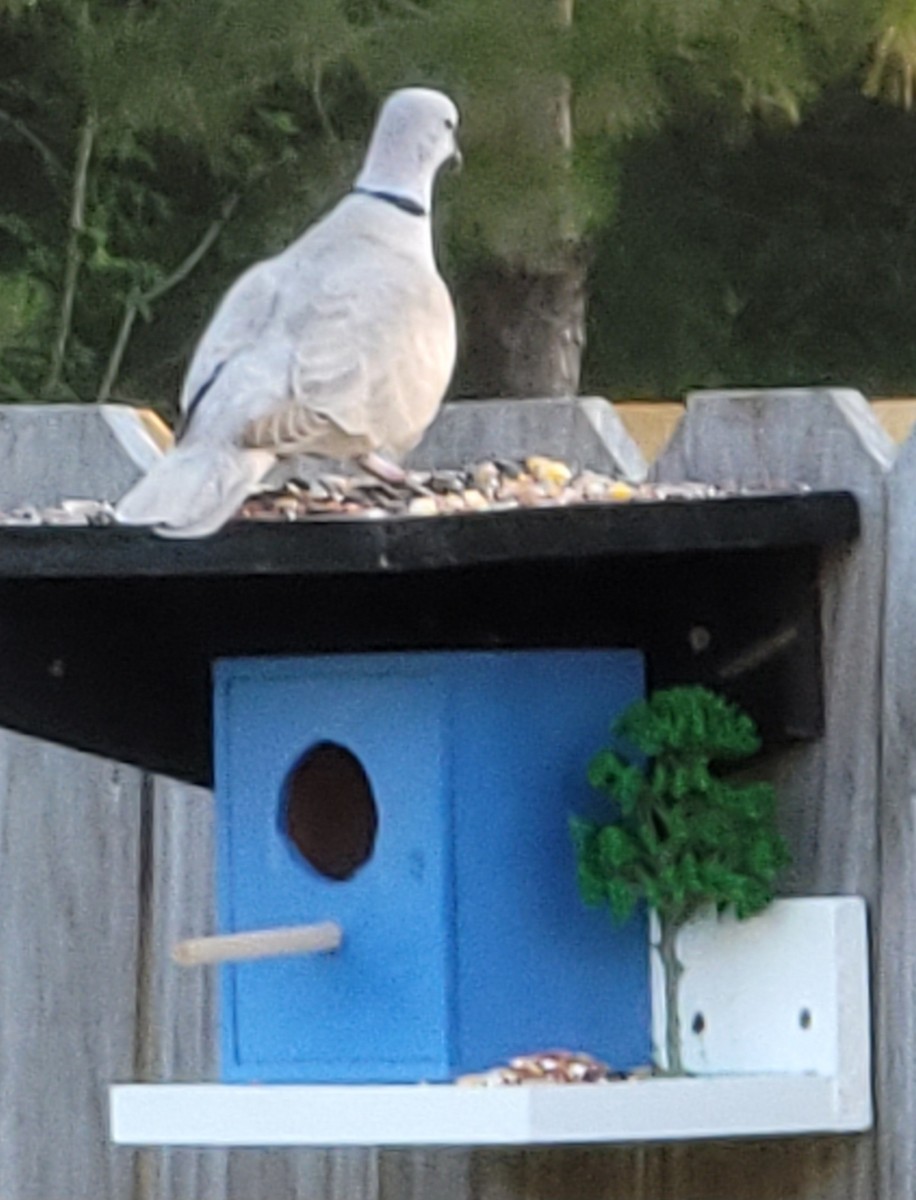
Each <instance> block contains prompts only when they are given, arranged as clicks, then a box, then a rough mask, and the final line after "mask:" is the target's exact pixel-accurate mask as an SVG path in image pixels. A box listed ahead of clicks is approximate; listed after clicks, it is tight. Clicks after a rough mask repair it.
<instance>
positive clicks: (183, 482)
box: [115, 443, 276, 538]
mask: <svg viewBox="0 0 916 1200" xmlns="http://www.w3.org/2000/svg"><path fill="white" fill-rule="evenodd" d="M275 461H276V459H275V456H274V455H273V454H270V453H268V452H267V451H265V450H242V449H239V448H238V447H236V446H226V445H223V446H212V445H211V446H208V445H206V444H203V443H192V444H190V445H179V446H176V447H175V449H174V450H171V451H169V453H168V454H166V455H165V457H164V458H162V459H161V460H160V461H159V462H158V463H156V465H155V466H154V467H153V468H152V470H151V471H149V473H148V474H146V475H145V476H144V477H143V478H142V479H141V480H140V482H139V483H137V484H135V485H134V487H132V488H131V490H130V491H129V492H128V493H127V494H126V495H125V496H123V497H122V498H121V499H120V500H119V501H118V504H117V506H116V508H115V515H116V516H117V519H118V520H119V521H120V522H122V524H125V525H152V526H154V527H155V530H156V533H159V534H162V535H163V536H164V537H179V538H181V537H186V538H195V537H205V536H206V535H207V534H209V533H214V532H215V531H216V530H217V529H219V528H220V527H221V526H223V525H224V524H225V523H226V521H228V520H229V518H230V517H232V516H233V514H234V513H235V512H236V511H237V510H238V509H239V508H240V507H241V505H242V504H243V503H244V502H245V500H246V498H247V497H248V496H249V495H250V494H251V492H252V491H253V490H254V489H255V488H256V487H257V485H258V483H259V482H260V481H261V479H263V477H264V476H265V475H266V474H267V472H268V471H269V470H270V468H271V466H273V464H274V462H275Z"/></svg>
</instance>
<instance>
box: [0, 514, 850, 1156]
mask: <svg viewBox="0 0 916 1200" xmlns="http://www.w3.org/2000/svg"><path fill="white" fill-rule="evenodd" d="M857 528H858V517H857V509H856V504H855V501H854V500H853V498H852V497H851V496H849V495H847V494H845V493H810V494H786V495H779V496H755V497H734V498H727V499H718V500H715V501H713V502H710V503H696V502H690V501H669V502H665V503H663V504H639V505H636V504H634V505H630V506H627V507H625V508H613V507H596V508H583V509H578V510H567V509H556V510H545V511H530V512H524V511H516V512H506V513H488V514H482V515H480V516H479V517H464V518H462V519H460V520H450V519H449V518H435V519H429V520H410V519H396V520H390V521H378V522H369V521H367V522H359V523H348V524H346V525H334V524H332V523H329V522H328V523H323V522H315V523H304V524H299V525H289V526H270V527H265V526H261V527H256V526H240V527H236V528H232V529H230V530H227V531H226V532H225V533H223V534H221V535H219V536H217V537H215V538H213V539H211V540H209V541H207V542H201V543H195V544H193V545H188V544H181V543H175V542H167V541H159V540H157V539H155V538H153V537H152V536H150V535H148V534H146V533H143V532H141V531H135V530H121V529H85V530H84V529H79V530H68V529H54V530H46V529H17V530H9V531H4V533H3V536H2V537H0V585H2V586H0V617H2V619H0V659H2V661H3V663H4V671H3V673H2V676H0V722H2V723H3V724H6V725H8V726H10V727H12V728H17V729H20V730H24V731H26V732H29V733H35V734H39V735H41V736H43V737H48V738H52V739H54V740H58V741H61V742H64V743H66V744H69V745H74V746H77V747H79V748H81V749H88V750H92V751H95V752H97V753H103V754H105V755H107V756H109V757H113V758H118V759H121V760H124V761H127V762H133V763H139V764H142V765H143V766H145V767H146V768H148V769H152V770H157V771H164V772H167V773H169V774H172V775H175V776H177V777H179V778H184V779H189V780H193V781H195V782H198V783H204V784H211V785H214V786H215V792H216V803H217V821H218V855H217V879H216V889H217V894H218V910H219V928H218V930H217V931H216V934H215V936H214V937H213V938H205V939H198V940H196V941H194V942H190V943H185V944H183V945H181V946H180V947H179V948H178V949H177V955H178V957H179V959H181V960H183V961H185V962H191V963H194V962H199V963H203V962H219V963H221V964H222V966H221V968H220V969H221V981H222V982H221V1001H222V1016H221V1028H222V1037H221V1041H222V1065H221V1075H222V1079H223V1081H224V1082H227V1083H231V1084H233V1085H235V1086H233V1087H229V1088H223V1087H221V1085H210V1086H205V1085H201V1087H200V1088H199V1089H197V1090H195V1088H194V1087H193V1086H189V1087H181V1086H179V1085H175V1087H174V1088H173V1087H170V1086H168V1085H165V1086H162V1087H158V1088H157V1087H156V1085H149V1086H147V1087H139V1088H136V1087H130V1086H127V1087H124V1088H119V1089H116V1092H115V1100H114V1135H115V1137H116V1138H117V1139H118V1140H121V1141H127V1142H138V1141H139V1142H143V1141H147V1142H151V1143H155V1142H181V1141H184V1142H191V1143H195V1144H201V1143H206V1144H218V1143H219V1144H270V1143H273V1144H291V1143H293V1142H297V1143H298V1144H306V1143H310V1144H328V1143H335V1142H336V1143H339V1144H343V1143H346V1142H354V1141H364V1142H365V1141H368V1142H375V1143H377V1144H378V1143H394V1144H398V1143H404V1142H411V1141H425V1142H432V1143H440V1142H454V1141H463V1142H468V1141H471V1142H488V1141H490V1142H492V1141H496V1142H513V1141H515V1142H524V1141H582V1140H613V1139H614V1138H618V1137H627V1138H628V1139H630V1140H632V1139H634V1138H635V1139H639V1138H655V1137H659V1136H674V1137H689V1136H717V1135H721V1134H725V1133H729V1132H739V1133H740V1132H743V1133H753V1132H761V1133H773V1132H780V1131H782V1132H785V1131H794V1132H797V1131H798V1130H799V1129H800V1128H803V1127H804V1128H811V1129H844V1128H861V1127H862V1125H863V1122H864V1123H867V1121H868V1119H869V1117H868V1113H867V1112H866V1109H867V1107H868V1106H867V1099H866V1101H865V1108H863V1107H862V1104H861V1103H857V1104H854V1105H852V1107H851V1108H850V1107H849V1106H847V1107H845V1108H844V1107H843V1104H842V1103H841V1102H840V1100H839V1099H838V1097H841V1095H842V1096H846V1095H847V1092H845V1091H843V1088H845V1087H846V1083H847V1082H848V1079H847V1077H846V1076H844V1080H845V1081H846V1082H844V1083H843V1087H840V1086H839V1085H838V1084H837V1082H836V1078H835V1077H834V1076H833V1075H827V1076H823V1077H822V1076H820V1075H818V1076H817V1077H816V1078H815V1076H814V1075H811V1076H810V1077H809V1075H808V1074H806V1073H805V1071H806V1070H807V1067H806V1066H805V1063H806V1059H805V1057H804V1053H803V1052H800V1054H799V1055H798V1056H796V1057H795V1058H794V1059H793V1066H794V1067H798V1064H799V1063H801V1064H802V1066H801V1068H800V1071H799V1073H798V1074H797V1076H795V1075H793V1076H792V1083H791V1084H790V1083H788V1082H787V1078H788V1077H787V1076H785V1075H782V1076H779V1078H778V1079H776V1077H771V1076H757V1075H755V1076H754V1077H753V1079H752V1081H751V1082H750V1083H748V1082H747V1081H744V1082H741V1083H740V1086H739V1082H740V1081H739V1082H736V1081H735V1079H733V1078H731V1077H729V1078H727V1079H721V1080H719V1079H706V1078H704V1079H702V1080H700V1079H698V1080H693V1079H685V1080H664V1079H661V1080H651V1081H645V1082H639V1083H632V1084H621V1085H619V1087H618V1086H605V1087H598V1088H596V1087H594V1086H592V1087H589V1086H587V1085H583V1086H582V1087H577V1086H573V1087H570V1088H568V1089H566V1088H557V1089H538V1088H531V1089H482V1090H481V1091H480V1092H478V1091H476V1090H475V1089H464V1088H455V1087H451V1086H449V1085H448V1084H447V1083H445V1081H449V1080H453V1079H454V1078H455V1077H456V1075H461V1074H463V1073H465V1072H475V1071H480V1070H483V1069H485V1068H486V1067H489V1066H491V1065H493V1064H494V1062H498V1061H501V1060H504V1059H505V1058H506V1057H508V1056H510V1055H512V1054H517V1053H524V1052H528V1051H532V1050H537V1049H548V1048H550V1047H553V1046H567V1047H569V1048H571V1049H587V1050H589V1051H591V1052H592V1053H594V1054H596V1055H599V1056H601V1057H603V1058H605V1059H607V1060H608V1061H610V1062H611V1064H612V1065H613V1066H614V1067H615V1068H619V1069H623V1070H626V1069H628V1068H631V1067H633V1066H636V1065H638V1064H639V1063H646V1062H648V1059H649V1055H650V1046H651V1028H652V1020H653V1016H652V1011H651V1009H652V1003H651V991H652V987H651V970H650V953H649V947H648V937H647V933H646V929H645V926H644V925H642V926H640V924H639V923H638V922H637V923H634V924H633V925H631V926H627V927H625V928H624V929H622V930H615V929H614V928H613V926H612V925H611V924H610V923H609V921H608V919H607V917H606V916H605V915H604V914H603V913H601V912H598V911H594V910H588V909H585V908H584V907H583V906H582V905H581V903H580V901H579V898H578V896H577V894H576V885H575V877H574V869H573V858H572V849H571V845H570V841H569V837H568V831H567V821H568V817H569V815H570V814H571V813H572V812H577V813H580V814H581V813H583V812H587V811H588V808H589V805H590V804H592V803H594V798H593V796H592V794H591V793H590V791H589V789H588V786H587V783H586V781H585V766H586V764H587V762H588V761H589V758H590V757H591V755H592V754H593V753H594V751H595V749H596V747H598V746H600V745H601V744H603V743H604V742H605V741H606V737H607V730H608V726H609V724H610V722H611V721H612V720H613V717H614V716H615V714H616V713H617V712H618V711H619V710H620V709H621V708H623V707H624V706H625V705H626V704H627V703H629V702H630V701H631V700H632V699H634V698H635V697H637V696H638V695H640V694H641V693H642V692H643V690H644V689H645V687H646V686H647V684H648V685H649V686H653V687H658V686H663V685H667V684H670V683H676V682H698V683H708V684H710V685H712V686H714V687H716V688H717V689H718V690H720V691H723V692H724V693H725V694H727V695H729V696H731V698H733V699H735V700H737V701H738V702H739V703H741V704H742V705H743V706H744V707H745V708H747V709H748V710H749V711H750V712H751V713H752V715H753V716H754V717H755V719H756V720H757V722H758V725H759V726H760V728H761V730H762V732H763V733H764V735H765V737H766V738H767V739H768V741H769V742H770V743H771V744H772V743H775V742H778V741H780V740H782V741H785V740H788V739H798V738H810V737H816V736H818V734H819V733H820V731H821V729H822V723H823V702H822V693H821V681H820V642H819V607H818V606H819V594H818V574H819V562H820V555H821V552H822V549H823V547H825V546H827V545H831V544H836V543H842V542H844V541H847V540H849V539H850V538H852V537H854V536H855V535H856V532H857ZM773 578H778V579H779V588H778V590H777V591H775V592H774V590H773V589H772V588H771V587H770V586H769V583H770V581H771V580H772V579H773ZM141 631H142V632H141ZM103 681H104V682H103ZM822 920H824V921H826V922H827V926H823V925H822V926H818V928H817V929H816V930H815V933H814V934H813V935H812V934H811V933H810V930H809V932H808V934H806V935H805V936H806V937H809V938H810V937H811V936H815V937H817V938H818V939H820V941H821V943H822V944H823V946H824V947H825V949H824V953H825V955H826V958H825V959H824V962H825V964H826V965H825V968H824V971H822V972H820V973H819V978H823V979H824V980H825V981H826V982H825V984H824V986H825V988H826V989H827V991H828V992H829V993H830V995H832V996H834V997H835V996H836V994H838V988H839V985H837V987H834V983H835V982H836V981H837V980H839V979H841V978H842V979H846V980H847V982H848V981H849V980H852V981H853V985H854V986H853V985H851V986H852V991H853V992H854V993H855V995H856V996H858V997H859V1000H861V988H859V990H858V991H856V988H858V987H859V982H860V980H861V975H860V974H856V972H855V971H851V972H850V971H847V969H846V966H845V965H844V964H845V963H846V959H845V958H844V953H845V951H843V952H841V950H840V949H838V947H841V945H847V946H848V945H849V944H850V941H849V939H848V938H847V939H846V941H845V942H844V941H843V939H842V938H840V937H839V935H837V936H836V937H834V936H833V934H830V933H829V930H831V929H832V930H834V931H835V930H837V929H838V928H839V926H840V924H841V922H840V920H839V918H836V919H834V918H833V917H830V918H826V917H825V918H822ZM844 920H847V923H849V922H851V924H852V925H856V920H857V918H844ZM859 925H861V922H860V923H859ZM859 925H856V928H859ZM827 927H829V929H828V932H827V933H826V934H825V932H824V930H825V928H827ZM758 928H763V927H762V926H760V927H758ZM793 928H795V926H794V925H793ZM805 928H807V926H806V927H805ZM853 940H854V939H853ZM807 944H808V943H806V941H805V937H801V939H800V941H798V945H800V946H802V947H803V949H802V950H800V951H799V950H797V949H796V952H797V953H799V954H801V955H802V956H804V954H805V950H804V947H805V946H806V945H807ZM856 944H857V945H858V943H856ZM860 949H861V946H860ZM834 951H836V952H835V953H834ZM860 957H861V955H860ZM704 970H705V968H704ZM704 977H708V978H710V979H714V980H718V981H719V982H717V983H716V985H715V986H716V988H717V989H719V990H721V986H722V985H721V979H722V975H721V970H720V964H717V965H716V966H715V969H710V971H709V972H707V975H706V976H704V975H703V971H700V974H699V975H698V976H696V978H698V979H700V984H699V985H698V986H699V991H697V992H695V993H694V994H695V995H698V996H700V998H701V999H702V997H703V996H704V995H708V992H706V993H704V990H703V987H702V978H704ZM844 986H845V985H844ZM840 990H842V989H841V988H840ZM847 990H848V989H847ZM793 1003H794V999H793ZM831 1003H832V1002H831ZM804 1004H807V1005H808V1006H809V1007H810V1002H808V1001H805V1002H804ZM859 1008H860V1010H861V1012H862V1013H863V1014H864V1012H865V1009H864V1007H863V1006H862V1005H861V1004H860V1005H859ZM709 1011H710V1012H712V1011H720V1010H719V1009H715V1007H713V1008H710V1009H709ZM793 1011H794V1009H793ZM817 1011H818V1012H821V1009H820V1008H818V1009H817ZM823 1011H825V1012H826V1011H827V1009H826V1007H825V1009H824V1010H823ZM832 1011H834V1013H835V1011H836V1006H835V1005H834V1009H833V1010H832ZM755 1016H756V1015H755ZM863 1019H865V1020H866V1022H867V1017H863ZM687 1020H688V1024H689V1017H688V1018H687ZM837 1027H838V1026H837V1021H836V1019H834V1021H833V1025H832V1026H831V1028H837ZM758 1032H759V1030H758V1029H757V1026H753V1027H752V1028H751V1027H749V1031H747V1030H746V1036H748V1037H755V1036H757V1033H758ZM770 1035H771V1036H772V1037H777V1036H782V1035H781V1034H777V1033H774V1032H773V1031H772V1030H771V1031H770ZM698 1036H699V1035H698ZM827 1040H828V1042H829V1041H830V1037H829V1036H828V1037H827ZM704 1044H705V1043H704ZM831 1044H832V1043H831ZM844 1044H845V1043H844ZM865 1052H866V1054H867V1051H865ZM700 1058H701V1059H702V1058H703V1055H702V1053H701V1054H700ZM841 1059H842V1062H843V1063H847V1061H848V1057H847V1058H844V1057H843V1056H842V1055H840V1056H839V1057H837V1056H836V1055H834V1056H833V1058H831V1056H830V1054H829V1053H826V1052H825V1053H824V1054H822V1055H821V1058H819V1059H818V1064H821V1066H822V1065H823V1063H824V1062H827V1063H828V1068H827V1069H830V1070H832V1069H833V1068H834V1067H835V1068H836V1070H837V1071H839V1069H840V1068H839V1066H837V1063H839V1062H840V1060H841ZM713 1060H714V1061H713V1067H715V1068H718V1069H719V1070H724V1071H726V1072H728V1071H729V1069H730V1062H729V1059H728V1055H727V1054H726V1056H725V1058H722V1057H721V1056H720V1057H718V1058H717V1057H716V1055H715V1054H713ZM830 1064H832V1066H830ZM815 1066H817V1064H815ZM819 1069H820V1068H819ZM847 1076H848V1072H847ZM427 1083H444V1084H445V1086H442V1087H425V1086H422V1085H424V1084H427ZM239 1084H245V1085H247V1086H242V1087H239V1086H237V1085H239ZM357 1084H358V1085H359V1086H358V1087H354V1086H353V1085H357ZM418 1084H419V1085H421V1086H417V1085H418ZM669 1085H670V1086H669ZM742 1088H743V1089H744V1091H742ZM748 1088H750V1090H751V1092H753V1097H752V1099H751V1101H749V1102H748V1103H745V1102H744V1101H740V1102H739V1100H738V1099H736V1097H737V1096H739V1093H740V1094H741V1095H744V1096H745V1099H747V1096H748V1095H749V1093H748V1090H747V1089H748ZM793 1088H794V1089H795V1091H792V1089H793ZM621 1089H622V1090H621ZM736 1089H737V1090H736ZM755 1089H756V1090H755ZM510 1092H511V1093H514V1095H507V1094H506V1093H510ZM865 1094H866V1096H867V1085H866V1088H865ZM748 1105H750V1107H749V1106H748ZM755 1105H756V1106H757V1107H756V1108H755ZM802 1110H804V1111H805V1112H807V1113H809V1114H810V1115H809V1117H808V1118H806V1119H807V1121H808V1123H807V1125H805V1119H803V1118H802V1117H800V1116H799V1113H800V1112H802ZM780 1114H784V1116H782V1115H780Z"/></svg>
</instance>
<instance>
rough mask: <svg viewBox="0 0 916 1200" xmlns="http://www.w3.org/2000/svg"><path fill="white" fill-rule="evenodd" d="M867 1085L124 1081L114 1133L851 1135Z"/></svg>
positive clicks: (192, 1140)
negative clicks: (848, 1089) (848, 1088)
mask: <svg viewBox="0 0 916 1200" xmlns="http://www.w3.org/2000/svg"><path fill="white" fill-rule="evenodd" d="M870 1125H871V1105H870V1101H869V1097H868V1093H867V1091H865V1092H864V1093H859V1094H857V1095H849V1094H848V1093H845V1094H844V1092H843V1090H842V1089H841V1088H839V1087H838V1086H837V1084H836V1082H835V1081H834V1080H831V1079H825V1078H821V1077H818V1076H815V1075H747V1076H731V1077H729V1076H717V1077H705V1078H681V1079H663V1078H659V1079H641V1080H633V1081H627V1082H620V1083H611V1084H575V1085H562V1084H558V1085H529V1086H523V1087H494V1088H469V1087H455V1086H453V1085H449V1084H433V1085H423V1084H408V1085H386V1086H378V1087H376V1086H355V1087H354V1086H349V1087H340V1086H336V1085H323V1086H302V1085H287V1084H280V1085H271V1086H263V1085H250V1084H126V1085H121V1086H116V1087H114V1088H112V1095H111V1134H112V1139H113V1141H115V1142H117V1143H121V1144H127V1145H139V1144H142V1145H146V1146H486V1145H498V1146H510V1145H548V1144H558V1143H570V1144H571V1143H583V1142H640V1141H672V1140H688V1139H690V1140H693V1139H699V1138H711V1137H715V1138H722V1137H770V1136H775V1135H783V1136H789V1135H797V1134H812V1133H852V1132H856V1131H858V1130H863V1129H868V1128H869V1127H870Z"/></svg>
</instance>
